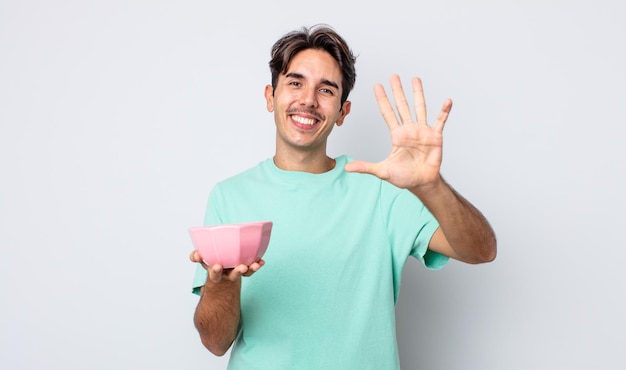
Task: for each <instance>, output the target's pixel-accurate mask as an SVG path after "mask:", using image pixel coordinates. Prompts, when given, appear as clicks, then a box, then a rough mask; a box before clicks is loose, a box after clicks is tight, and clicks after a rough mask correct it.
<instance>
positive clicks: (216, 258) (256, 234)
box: [189, 221, 272, 268]
mask: <svg viewBox="0 0 626 370" xmlns="http://www.w3.org/2000/svg"><path fill="white" fill-rule="evenodd" d="M271 232H272V222H271V221H261V222H247V223H241V224H223V225H214V226H194V227H191V228H189V235H191V240H192V242H193V245H194V247H195V248H196V250H197V251H198V254H200V258H202V260H203V261H204V263H206V264H207V265H215V264H220V265H222V266H224V268H231V267H235V266H237V265H240V264H244V265H250V264H252V263H253V262H256V261H258V260H259V259H261V257H263V255H264V254H265V251H266V250H267V245H268V244H269V241H270V234H271Z"/></svg>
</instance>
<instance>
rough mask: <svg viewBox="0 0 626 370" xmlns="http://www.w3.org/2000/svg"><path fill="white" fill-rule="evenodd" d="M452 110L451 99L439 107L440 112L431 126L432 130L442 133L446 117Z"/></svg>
mask: <svg viewBox="0 0 626 370" xmlns="http://www.w3.org/2000/svg"><path fill="white" fill-rule="evenodd" d="M451 110H452V99H446V101H445V102H443V105H442V106H441V110H440V111H439V115H437V120H436V121H435V124H434V125H433V129H435V130H436V131H439V132H441V131H443V127H444V126H445V125H446V121H447V120H448V116H449V115H450V111H451Z"/></svg>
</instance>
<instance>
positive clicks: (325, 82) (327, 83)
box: [285, 72, 339, 90]
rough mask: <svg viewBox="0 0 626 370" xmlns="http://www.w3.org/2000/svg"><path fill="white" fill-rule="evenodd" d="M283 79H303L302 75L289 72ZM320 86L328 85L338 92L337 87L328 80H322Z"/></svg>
mask: <svg viewBox="0 0 626 370" xmlns="http://www.w3.org/2000/svg"><path fill="white" fill-rule="evenodd" d="M285 77H291V78H297V79H304V75H302V74H300V73H297V72H289V73H287V74H286V75H285ZM321 83H322V85H328V86H331V87H334V88H335V89H337V90H339V85H338V84H336V83H335V82H333V81H330V80H322V82H321Z"/></svg>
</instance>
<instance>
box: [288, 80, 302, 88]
mask: <svg viewBox="0 0 626 370" xmlns="http://www.w3.org/2000/svg"><path fill="white" fill-rule="evenodd" d="M289 85H291V86H296V87H299V86H302V84H301V83H300V82H299V81H290V82H289Z"/></svg>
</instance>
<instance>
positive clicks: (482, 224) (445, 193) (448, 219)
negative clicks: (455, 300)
mask: <svg viewBox="0 0 626 370" xmlns="http://www.w3.org/2000/svg"><path fill="white" fill-rule="evenodd" d="M411 192H412V193H413V194H415V195H417V196H418V197H419V198H420V199H421V200H422V202H423V203H424V205H425V206H426V207H427V208H428V209H429V210H430V211H431V212H432V214H433V215H434V216H435V218H437V220H438V221H439V225H440V227H441V231H442V232H443V234H444V236H445V239H446V241H447V244H448V246H449V248H450V249H451V250H452V254H453V255H452V256H451V257H454V258H455V259H459V260H461V261H464V262H468V263H481V262H490V261H492V260H493V259H494V258H495V256H496V238H495V234H494V231H493V229H492V228H491V226H490V225H489V222H488V221H487V219H486V218H485V217H484V216H483V215H482V213H481V212H480V211H479V210H478V209H477V208H476V207H474V206H473V205H472V204H471V203H470V202H469V201H467V200H466V199H465V198H463V196H461V195H460V194H459V193H457V192H456V191H455V190H454V189H452V187H451V186H450V185H448V184H447V183H446V182H445V181H444V180H443V179H442V178H440V181H438V182H437V183H435V184H433V185H430V186H427V187H421V188H417V189H411Z"/></svg>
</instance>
